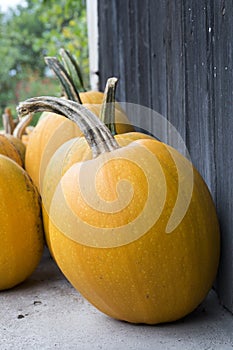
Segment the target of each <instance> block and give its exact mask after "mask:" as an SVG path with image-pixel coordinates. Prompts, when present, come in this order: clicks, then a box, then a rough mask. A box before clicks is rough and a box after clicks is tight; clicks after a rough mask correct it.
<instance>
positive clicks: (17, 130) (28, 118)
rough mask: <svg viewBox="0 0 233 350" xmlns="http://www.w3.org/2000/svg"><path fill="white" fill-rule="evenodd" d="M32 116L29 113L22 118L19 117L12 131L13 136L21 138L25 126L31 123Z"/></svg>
mask: <svg viewBox="0 0 233 350" xmlns="http://www.w3.org/2000/svg"><path fill="white" fill-rule="evenodd" d="M32 118H33V114H32V113H29V114H27V115H25V116H24V117H23V118H21V120H20V121H19V122H18V124H17V125H16V127H15V129H14V131H13V136H14V137H17V138H18V139H20V140H21V138H22V136H23V134H24V132H25V129H26V127H27V126H28V125H29V124H30V123H31V121H32Z"/></svg>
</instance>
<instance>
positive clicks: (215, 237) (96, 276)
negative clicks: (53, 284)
mask: <svg viewBox="0 0 233 350" xmlns="http://www.w3.org/2000/svg"><path fill="white" fill-rule="evenodd" d="M35 100H36V99H32V100H28V101H26V102H25V104H22V106H21V108H26V109H27V110H28V111H29V112H31V111H35V110H36V107H35V106H36V104H35ZM41 102H43V103H44V108H45V107H46V105H47V108H49V106H51V105H53V107H54V108H55V107H56V108H58V106H60V107H59V108H61V109H62V110H63V112H64V115H66V112H65V110H66V109H67V108H68V106H69V111H70V112H71V110H72V111H73V112H71V113H70V114H69V117H71V118H72V119H73V120H76V121H77V122H78V123H79V125H80V128H81V129H82V128H83V126H85V127H86V126H87V125H88V128H87V127H86V129H85V128H83V131H84V134H85V137H86V138H87V141H88V142H89V144H90V147H91V149H92V152H93V159H89V160H87V161H83V162H79V163H76V164H74V165H72V166H71V167H70V168H69V169H68V170H67V171H66V173H65V174H64V176H63V177H62V179H61V181H60V182H59V184H58V186H57V188H56V191H55V193H54V196H53V199H52V201H51V205H50V207H49V212H48V214H49V222H48V225H49V233H50V244H51V249H52V254H53V256H54V258H55V260H56V262H57V264H58V266H59V267H60V269H61V270H62V271H63V273H64V275H65V276H66V277H67V279H68V280H69V281H70V282H71V283H72V284H73V285H74V286H75V288H77V290H78V291H80V292H81V293H82V294H83V295H84V296H85V297H86V298H87V299H88V300H89V301H90V302H91V303H92V304H93V305H95V306H96V307H97V308H98V309H99V310H101V311H102V312H104V313H105V314H107V315H109V316H111V317H113V318H116V319H120V320H125V321H128V322H132V323H148V324H157V323H161V322H169V321H174V320H177V319H179V318H181V317H183V316H185V315H187V314H188V313H190V312H191V311H192V310H194V309H195V308H196V307H197V306H198V305H199V304H200V303H201V302H202V300H203V299H204V298H205V296H206V295H207V293H208V291H209V290H210V288H211V286H212V284H213V281H214V279H215V276H216V272H217V268H218V262H219V251H220V244H219V225H218V219H217V215H216V211H215V207H214V203H213V201H212V198H211V195H210V193H209V191H208V188H207V186H206V184H205V182H204V181H203V179H202V178H201V176H200V174H199V173H198V172H197V170H196V169H195V168H194V167H193V166H192V164H191V163H190V162H189V161H188V160H187V159H186V158H185V157H184V156H182V155H181V154H180V153H178V152H177V151H176V150H175V149H173V148H172V147H169V146H167V145H165V144H164V143H161V142H158V141H156V140H152V139H140V140H136V141H134V142H131V143H129V144H128V145H126V146H123V147H120V146H119V144H118V143H117V142H116V140H115V139H114V138H113V137H112V135H111V134H110V132H109V131H108V129H107V128H105V126H104V125H103V124H102V123H101V122H100V121H98V119H97V118H95V116H94V115H93V114H92V113H90V112H88V111H84V110H80V107H79V106H78V105H77V104H75V103H71V102H69V101H66V102H64V104H65V106H66V108H63V107H62V106H61V101H60V100H59V99H54V98H51V99H50V100H49V99H48V98H47V99H46V100H44V99H43V98H39V99H37V103H41ZM84 115H85V117H84Z"/></svg>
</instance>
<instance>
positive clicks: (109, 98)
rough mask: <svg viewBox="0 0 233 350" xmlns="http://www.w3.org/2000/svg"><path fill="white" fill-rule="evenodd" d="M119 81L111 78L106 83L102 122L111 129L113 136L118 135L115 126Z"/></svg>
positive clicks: (101, 113) (101, 114)
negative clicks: (117, 85)
mask: <svg viewBox="0 0 233 350" xmlns="http://www.w3.org/2000/svg"><path fill="white" fill-rule="evenodd" d="M117 82H118V79H117V78H115V77H112V78H109V79H108V80H107V83H106V87H105V91H104V98H103V103H102V108H101V112H100V120H101V121H102V122H103V123H104V124H105V125H106V126H107V127H108V128H109V130H110V131H111V134H112V135H116V126H115V93H116V84H117Z"/></svg>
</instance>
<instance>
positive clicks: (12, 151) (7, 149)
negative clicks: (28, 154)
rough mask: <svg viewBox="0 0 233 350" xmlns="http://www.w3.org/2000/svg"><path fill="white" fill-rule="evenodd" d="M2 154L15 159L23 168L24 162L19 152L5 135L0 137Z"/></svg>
mask: <svg viewBox="0 0 233 350" xmlns="http://www.w3.org/2000/svg"><path fill="white" fill-rule="evenodd" d="M0 154H2V155H4V156H7V157H9V158H11V159H13V160H14V161H15V162H16V163H18V164H19V165H20V166H23V160H22V158H21V156H20V153H19V151H18V150H17V148H16V147H15V146H14V144H13V143H12V142H11V141H10V140H9V139H8V138H7V137H6V136H5V135H0Z"/></svg>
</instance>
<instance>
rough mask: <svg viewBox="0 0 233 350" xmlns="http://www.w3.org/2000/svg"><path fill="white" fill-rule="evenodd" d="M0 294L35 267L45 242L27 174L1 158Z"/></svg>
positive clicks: (37, 202)
mask: <svg viewBox="0 0 233 350" xmlns="http://www.w3.org/2000/svg"><path fill="white" fill-rule="evenodd" d="M0 197H1V202H0V222H1V227H0V240H1V249H0V290H4V289H8V288H12V287H14V286H16V285H17V284H19V283H21V282H23V281H24V280H25V279H26V278H28V277H29V276H30V275H31V273H32V272H33V271H34V270H35V268H36V267H37V265H38V263H39V261H40V259H41V256H42V252H43V247H44V239H43V229H42V219H41V203H40V199H39V195H38V192H37V190H36V188H35V186H34V185H33V183H32V181H31V179H30V178H29V176H28V174H27V173H26V171H25V170H24V169H23V168H22V167H20V166H19V165H18V164H16V163H15V162H14V161H12V160H11V159H10V158H8V157H5V156H2V155H0Z"/></svg>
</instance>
